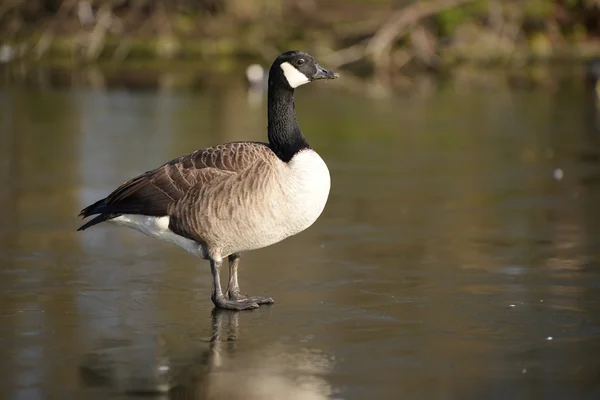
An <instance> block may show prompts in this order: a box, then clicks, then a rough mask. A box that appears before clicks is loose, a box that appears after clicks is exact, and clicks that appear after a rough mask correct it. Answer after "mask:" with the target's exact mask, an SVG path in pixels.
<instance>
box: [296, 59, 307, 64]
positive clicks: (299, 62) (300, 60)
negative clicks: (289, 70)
mask: <svg viewBox="0 0 600 400" xmlns="http://www.w3.org/2000/svg"><path fill="white" fill-rule="evenodd" d="M304 63H305V61H304V58H301V59H299V60H298V61H296V64H297V65H302V64H304Z"/></svg>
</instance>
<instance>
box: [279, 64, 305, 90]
mask: <svg viewBox="0 0 600 400" xmlns="http://www.w3.org/2000/svg"><path fill="white" fill-rule="evenodd" d="M281 69H282V70H283V75H285V79H287V81H288V83H289V84H290V86H291V87H293V88H297V87H298V86H300V85H304V84H305V83H308V82H310V80H309V79H308V78H307V77H306V75H304V74H303V73H302V72H300V71H298V70H297V69H296V68H295V67H294V66H292V64H290V63H289V62H287V61H286V62H284V63H281Z"/></svg>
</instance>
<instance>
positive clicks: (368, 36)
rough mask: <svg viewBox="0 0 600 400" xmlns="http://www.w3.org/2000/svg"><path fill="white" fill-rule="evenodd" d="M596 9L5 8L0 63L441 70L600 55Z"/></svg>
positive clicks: (101, 4) (562, 1) (62, 2)
mask: <svg viewBox="0 0 600 400" xmlns="http://www.w3.org/2000/svg"><path fill="white" fill-rule="evenodd" d="M599 34H600V1H597V0H554V1H552V0H423V1H392V0H351V1H342V0H335V1H333V0H332V1H315V0H172V1H171V0H155V1H153V0H4V1H2V2H0V46H1V48H0V61H2V62H7V61H8V60H13V59H29V60H39V59H51V58H54V59H62V60H64V59H69V60H72V61H76V62H86V63H89V62H97V61H99V60H110V61H113V62H121V61H124V60H140V59H144V60H149V59H151V60H194V61H196V60H202V59H206V58H208V57H211V59H214V57H215V56H218V57H219V58H234V57H235V58H239V57H244V58H254V59H262V60H271V59H272V58H273V57H275V56H276V55H277V54H278V53H279V52H281V51H282V50H284V49H290V48H302V49H306V50H308V51H310V52H312V53H314V54H315V55H317V56H318V57H319V58H320V59H321V60H323V61H322V62H323V63H325V62H327V64H328V65H331V67H338V68H339V67H342V66H347V67H355V68H356V69H359V70H362V71H373V70H391V71H398V70H402V69H406V68H428V69H435V70H438V69H443V68H446V67H448V66H452V65H455V64H456V63H484V64H494V63H496V64H497V63H501V64H505V63H511V62H517V63H520V64H522V63H523V62H531V61H536V62H540V61H543V62H545V61H550V60H556V59H564V58H579V57H589V56H592V55H597V54H600V43H599V41H598V36H599Z"/></svg>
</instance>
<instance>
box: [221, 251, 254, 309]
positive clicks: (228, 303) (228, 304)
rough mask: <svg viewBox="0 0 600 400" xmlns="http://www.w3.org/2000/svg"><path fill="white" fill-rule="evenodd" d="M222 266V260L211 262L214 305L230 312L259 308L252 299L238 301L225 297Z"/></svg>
mask: <svg viewBox="0 0 600 400" xmlns="http://www.w3.org/2000/svg"><path fill="white" fill-rule="evenodd" d="M222 264H223V261H222V260H212V259H211V260H210V272H211V273H212V277H213V290H212V296H211V297H210V298H211V300H212V302H213V303H214V305H215V306H217V307H219V308H226V309H229V310H251V309H253V308H258V304H257V303H256V302H254V301H252V300H250V299H248V300H240V301H236V300H231V299H228V298H226V297H225V296H224V295H223V292H222V290H221V278H220V272H221V265H222Z"/></svg>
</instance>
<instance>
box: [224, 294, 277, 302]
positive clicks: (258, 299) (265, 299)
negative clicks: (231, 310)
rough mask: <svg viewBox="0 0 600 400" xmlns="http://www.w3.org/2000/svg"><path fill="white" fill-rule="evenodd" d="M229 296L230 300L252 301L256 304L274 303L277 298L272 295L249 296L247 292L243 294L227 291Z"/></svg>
mask: <svg viewBox="0 0 600 400" xmlns="http://www.w3.org/2000/svg"><path fill="white" fill-rule="evenodd" d="M227 297H229V300H233V301H236V302H238V303H245V302H252V303H256V304H273V303H275V300H273V299H272V298H271V297H263V296H247V295H245V294H241V293H240V292H231V291H228V292H227Z"/></svg>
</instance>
